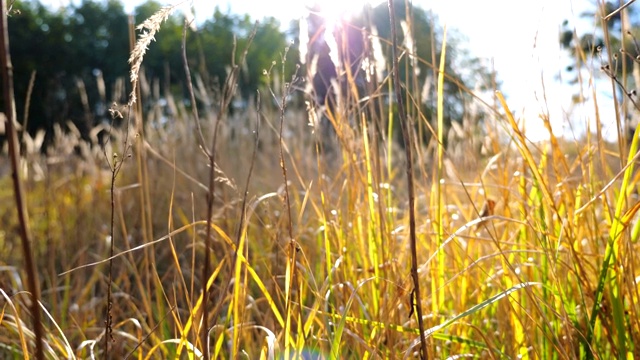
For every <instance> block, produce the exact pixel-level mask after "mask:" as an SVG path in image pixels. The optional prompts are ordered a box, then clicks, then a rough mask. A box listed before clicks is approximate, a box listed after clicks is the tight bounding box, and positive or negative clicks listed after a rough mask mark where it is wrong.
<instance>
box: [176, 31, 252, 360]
mask: <svg viewBox="0 0 640 360" xmlns="http://www.w3.org/2000/svg"><path fill="white" fill-rule="evenodd" d="M257 25H258V24H257V23H256V25H255V26H254V28H253V31H252V32H251V34H250V35H249V38H248V41H247V46H246V48H245V49H244V52H243V53H242V57H241V59H240V62H241V63H243V62H245V61H246V58H247V53H248V52H249V47H250V46H251V43H252V42H253V39H254V38H255V36H256V33H257V29H258V26H257ZM184 41H185V40H184V37H183V42H184ZM234 43H235V42H234ZM183 46H186V45H183ZM232 54H234V56H235V45H234V51H233V52H232ZM183 61H184V65H185V69H188V65H187V63H186V57H183ZM232 65H233V66H232V70H231V72H230V73H229V75H228V76H227V79H226V81H225V84H224V86H223V89H222V97H221V99H220V108H219V111H218V115H217V116H216V119H217V120H216V125H215V127H214V130H213V139H212V141H211V147H210V150H209V151H205V153H206V154H207V158H208V162H209V184H208V187H207V228H206V235H205V251H204V266H203V267H202V279H201V281H202V328H201V334H200V336H201V340H202V344H201V345H202V347H203V351H202V353H203V355H204V358H205V359H209V358H211V356H210V354H209V345H208V344H209V341H208V340H209V317H208V315H207V307H208V298H209V294H208V290H207V279H208V277H209V275H210V273H211V264H210V263H211V246H212V242H211V236H212V234H211V225H212V221H213V219H212V217H213V203H214V200H215V183H216V169H217V165H216V154H217V153H216V144H217V142H218V133H219V130H220V125H221V123H222V121H223V120H224V117H225V115H226V111H227V110H228V108H229V104H230V103H231V100H232V99H233V95H234V94H235V91H236V87H237V80H238V75H239V72H240V66H238V65H237V64H236V63H235V58H233V61H232ZM189 82H191V78H187V83H189ZM189 89H190V92H191V96H192V97H193V87H189ZM191 106H197V104H196V103H195V102H194V103H192V104H191ZM196 121H197V119H196ZM202 145H203V148H204V147H205V146H204V144H202ZM231 276H233V274H231V275H230V278H229V283H230V282H231ZM227 287H228V286H227ZM227 287H225V288H223V291H222V292H221V294H220V300H219V301H218V302H217V304H216V306H215V308H214V309H213V312H212V313H213V316H214V322H215V318H216V317H217V314H218V311H219V310H220V308H221V306H222V303H223V301H222V300H223V298H224V291H225V289H226V288H227Z"/></svg>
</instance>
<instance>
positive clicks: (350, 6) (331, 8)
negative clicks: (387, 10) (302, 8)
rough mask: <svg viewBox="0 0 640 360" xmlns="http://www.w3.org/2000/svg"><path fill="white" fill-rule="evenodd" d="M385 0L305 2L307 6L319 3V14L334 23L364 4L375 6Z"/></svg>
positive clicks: (360, 8) (315, 0)
mask: <svg viewBox="0 0 640 360" xmlns="http://www.w3.org/2000/svg"><path fill="white" fill-rule="evenodd" d="M384 1H385V0H323V1H318V0H307V1H306V2H305V4H306V5H307V6H308V7H312V6H314V4H319V6H320V8H321V12H320V15H321V16H322V17H323V18H324V19H325V20H326V21H327V22H328V23H336V22H338V21H339V20H340V19H344V18H345V17H349V16H350V15H353V14H356V13H358V12H360V11H362V9H363V8H364V6H365V5H367V4H368V5H370V6H371V7H375V6H377V5H379V4H381V3H383V2H384Z"/></svg>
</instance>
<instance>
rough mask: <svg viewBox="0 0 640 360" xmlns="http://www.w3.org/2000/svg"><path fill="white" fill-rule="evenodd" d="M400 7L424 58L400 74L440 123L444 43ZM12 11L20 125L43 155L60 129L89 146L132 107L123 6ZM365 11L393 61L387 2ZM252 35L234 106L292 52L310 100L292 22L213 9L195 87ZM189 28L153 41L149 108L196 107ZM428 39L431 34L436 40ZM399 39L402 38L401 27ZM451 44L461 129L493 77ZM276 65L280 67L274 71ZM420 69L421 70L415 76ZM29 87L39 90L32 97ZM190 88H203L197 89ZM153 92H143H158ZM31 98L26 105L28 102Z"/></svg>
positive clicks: (195, 57)
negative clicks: (124, 107) (98, 130)
mask: <svg viewBox="0 0 640 360" xmlns="http://www.w3.org/2000/svg"><path fill="white" fill-rule="evenodd" d="M162 5H163V4H160V3H159V2H156V1H154V0H150V1H147V2H145V3H143V4H141V5H139V6H138V7H136V8H135V10H134V13H133V15H132V16H133V19H134V21H135V24H140V23H141V22H143V21H144V20H145V19H147V18H148V17H149V16H151V15H152V14H153V13H155V12H156V11H157V10H159V9H160V8H161V6H162ZM399 5H401V6H400V7H399V8H398V14H399V16H400V17H401V18H406V13H407V10H409V11H410V12H411V14H412V21H411V22H410V23H411V24H412V26H413V28H412V29H411V31H412V32H413V36H414V39H415V40H414V43H415V49H416V52H417V55H418V56H417V58H418V59H420V61H417V62H415V61H409V60H407V59H406V58H407V57H408V56H405V61H403V62H401V67H402V68H401V73H402V74H403V75H402V76H403V77H404V79H405V80H406V87H407V89H410V90H411V92H413V93H415V92H414V90H418V93H419V91H420V90H419V89H426V90H427V92H431V94H423V99H415V100H417V101H420V102H421V103H422V106H423V113H424V114H426V115H427V117H428V118H429V119H428V120H429V121H431V120H432V119H431V118H432V117H435V115H434V114H435V111H434V109H435V105H436V104H435V99H436V96H435V89H436V86H435V81H436V78H437V76H434V75H435V73H434V70H433V66H432V63H433V61H434V60H437V59H439V56H440V54H439V53H440V48H441V46H440V45H439V44H433V45H435V46H432V44H431V42H432V39H436V41H440V40H438V39H441V38H442V29H441V27H439V26H438V25H437V20H436V19H435V17H434V16H432V14H430V13H428V12H426V11H424V10H422V9H418V8H414V9H407V8H405V6H404V5H403V4H399ZM12 10H13V11H12V15H11V17H10V20H9V21H10V23H9V32H10V42H11V52H12V54H11V55H12V58H13V64H14V76H15V93H16V109H17V118H18V120H19V122H20V123H21V124H22V125H23V126H25V127H26V129H27V131H28V132H29V133H31V134H32V135H33V134H35V133H36V132H37V131H38V130H40V129H43V130H45V132H46V135H45V146H44V147H43V150H44V149H46V146H47V144H50V143H51V141H52V139H53V137H54V136H53V129H54V125H55V124H62V125H63V128H64V127H65V126H66V125H65V124H69V123H71V124H73V125H74V126H75V127H76V128H77V129H78V130H79V132H80V133H81V135H82V137H83V138H85V139H89V133H90V130H91V129H92V128H94V127H95V126H96V125H98V124H100V123H103V124H108V123H110V118H109V116H108V109H109V107H110V106H111V104H113V103H114V102H115V103H118V104H124V103H126V102H127V100H128V99H127V94H128V92H129V91H130V85H129V82H128V64H127V59H128V57H129V49H130V45H129V44H130V40H129V30H128V29H129V26H128V24H129V15H128V14H127V13H126V11H125V9H124V7H123V5H122V3H121V2H120V1H117V0H108V1H91V0H85V1H83V2H82V3H81V4H79V5H70V6H68V7H64V8H58V9H52V8H50V7H47V6H45V5H42V4H40V3H39V2H37V1H15V2H14V3H13V6H12ZM368 11H369V13H368V14H364V15H361V18H360V19H354V20H353V22H352V24H354V25H355V26H365V25H366V24H367V23H368V22H365V21H364V19H365V16H368V18H369V19H370V21H371V22H372V23H373V24H374V25H375V26H376V28H377V30H378V33H379V35H380V37H381V40H382V41H381V43H382V47H383V52H384V56H386V57H388V58H390V56H391V50H390V46H389V43H388V41H387V40H386V39H389V38H390V29H389V20H388V9H387V8H386V4H381V5H380V6H378V7H376V8H373V9H368ZM254 27H255V31H256V34H255V41H254V43H253V45H252V46H251V47H250V48H249V51H248V54H247V58H246V63H244V64H238V65H239V66H241V75H240V79H239V82H238V91H237V94H236V97H237V100H238V101H234V105H235V106H236V107H240V108H246V107H247V106H251V104H252V99H253V97H255V93H256V90H260V89H264V88H265V86H267V85H269V84H268V81H269V79H271V81H273V80H274V79H280V78H281V75H282V74H279V73H277V71H278V70H281V69H282V66H281V65H280V61H281V60H282V57H283V55H284V53H285V52H286V51H287V50H286V49H287V48H288V47H290V48H289V51H288V53H287V61H286V64H285V72H287V74H285V77H284V79H286V80H289V79H291V78H292V76H293V74H294V73H296V74H297V75H298V79H299V81H298V82H297V83H296V84H295V85H296V88H297V89H300V90H302V91H300V92H298V93H297V95H296V96H298V100H300V99H301V98H304V96H305V95H304V91H303V90H304V89H305V84H304V80H301V79H304V78H305V75H306V74H305V73H304V72H305V71H306V68H305V67H304V66H302V67H298V65H299V52H298V47H297V45H298V43H299V38H298V29H299V24H298V22H297V21H295V20H294V21H291V23H290V24H288V27H287V26H282V25H281V23H280V22H279V20H278V19H275V18H265V19H262V20H260V21H259V22H257V23H256V22H255V21H254V20H253V19H251V18H250V17H249V16H248V15H238V14H232V13H224V12H222V11H220V10H219V9H218V8H216V10H215V12H214V13H213V14H212V15H211V17H210V18H209V20H206V21H204V22H203V23H200V24H197V27H196V29H195V30H193V29H188V30H187V35H186V46H187V58H188V61H189V63H190V66H191V72H192V75H193V76H194V80H196V79H195V78H196V77H198V78H199V79H201V80H202V82H201V84H202V85H203V86H205V87H206V88H207V90H209V92H210V93H214V94H215V93H216V92H217V91H219V90H220V89H221V88H222V85H223V84H222V82H223V81H224V79H225V78H226V75H227V73H228V71H229V69H230V65H231V64H232V59H234V57H235V60H236V61H237V60H239V59H240V56H241V53H242V51H243V50H244V49H245V47H246V45H247V41H248V40H247V39H248V37H249V34H250V33H251V32H252V31H254ZM183 30H184V16H183V15H182V14H180V13H177V15H174V16H172V17H171V18H170V19H169V20H168V21H167V22H166V23H165V24H163V26H162V28H161V30H160V32H159V33H158V34H157V36H156V42H154V43H152V44H151V46H150V48H149V50H148V52H147V55H146V56H145V59H144V64H143V74H142V75H143V76H145V77H146V79H147V80H148V81H149V83H150V84H152V86H154V85H153V84H154V82H156V84H155V85H156V86H157V89H155V91H156V93H155V94H154V96H149V97H147V98H146V99H145V91H144V90H145V89H142V90H143V97H142V99H141V100H142V104H143V106H145V108H149V107H150V106H152V104H150V102H154V101H158V99H162V98H163V96H164V95H167V92H171V95H172V96H173V97H174V98H175V99H181V101H183V103H184V105H185V106H186V107H187V108H188V107H189V106H190V104H189V101H188V100H187V99H188V96H187V93H186V87H185V75H184V66H183V63H182V49H181V46H182V44H181V43H182V34H183ZM432 32H435V34H434V35H435V36H431V33H432ZM398 34H399V36H403V37H404V35H403V31H402V29H399V31H398ZM405 34H406V33H405ZM448 39H449V40H448V41H449V52H448V53H447V60H446V61H447V63H446V71H447V74H448V75H449V76H450V80H451V81H448V82H447V85H446V88H445V92H446V94H447V96H446V97H445V99H446V104H445V106H446V111H447V114H446V119H445V123H447V124H449V123H450V122H451V121H460V122H462V119H463V118H464V116H465V111H466V109H467V107H466V106H465V104H466V103H468V98H470V95H469V94H468V93H466V92H465V91H461V86H466V87H469V88H471V89H474V88H476V89H477V88H478V84H480V87H481V88H484V89H487V88H491V83H492V80H491V78H492V73H491V72H490V71H489V70H488V69H487V68H486V67H485V66H484V65H483V63H482V62H481V61H480V60H479V59H477V58H474V57H473V56H471V55H470V54H468V53H466V52H464V51H462V50H460V49H458V48H457V39H461V37H460V36H456V35H455V34H453V35H452V33H451V31H450V32H449V35H448ZM401 40H402V39H401ZM291 44H293V46H290V45H291ZM234 50H235V53H234ZM274 62H276V63H278V64H279V65H278V66H275V67H274V66H273V64H274ZM387 64H390V61H388V62H387ZM458 65H464V66H458ZM387 66H388V65H387ZM415 67H418V68H419V70H418V71H415V70H414V68H415ZM271 68H273V69H274V71H276V73H275V74H271V76H270V77H267V76H265V75H264V71H265V70H268V69H271ZM387 71H388V69H387ZM471 74H473V75H471ZM494 78H495V77H494ZM31 79H33V84H32V87H33V89H32V92H31V94H30V95H29V84H30V81H31ZM199 79H197V80H199ZM194 84H196V85H197V84H198V83H197V81H194ZM272 85H273V84H272ZM276 85H277V84H276ZM147 90H148V91H147V93H149V92H151V91H154V90H153V89H151V90H149V89H147ZM405 90H406V89H405ZM29 98H30V99H31V101H30V102H29V101H27V99H29ZM208 102H209V103H210V104H211V105H212V106H216V105H217V104H216V102H215V99H209V101H208ZM303 104H304V102H303V101H295V102H294V103H293V104H292V106H303ZM156 105H157V104H156ZM432 115H433V116H432ZM475 115H476V117H477V114H475ZM0 142H2V135H0Z"/></svg>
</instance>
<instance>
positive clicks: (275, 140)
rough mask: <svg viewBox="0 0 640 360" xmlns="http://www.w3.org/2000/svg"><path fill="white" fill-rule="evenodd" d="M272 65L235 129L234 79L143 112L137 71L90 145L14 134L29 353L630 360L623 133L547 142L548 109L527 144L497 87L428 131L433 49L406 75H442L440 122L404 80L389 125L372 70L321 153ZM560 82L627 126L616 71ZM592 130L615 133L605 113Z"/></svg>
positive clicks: (12, 286) (5, 234) (632, 285)
mask: <svg viewBox="0 0 640 360" xmlns="http://www.w3.org/2000/svg"><path fill="white" fill-rule="evenodd" d="M154 21H155V22H156V23H155V25H158V26H161V17H160V20H158V18H156V19H155V20H154ZM147 29H148V30H149V31H152V30H151V29H150V28H147ZM251 36H252V35H251V34H247V41H246V42H245V43H246V44H247V46H254V47H256V46H257V47H259V46H260V44H259V43H256V42H255V41H254V42H253V43H251V41H250V40H251ZM444 40H446V37H445V38H444V39H441V41H442V42H445V41H444ZM441 44H442V43H441ZM149 46H151V47H152V46H153V43H151V44H150V45H149ZM401 46H404V45H401ZM575 50H576V51H577V52H581V51H583V49H581V48H580V47H576V49H575ZM138 51H139V48H138ZM237 51H238V59H241V58H242V54H243V51H245V49H244V48H238V49H237ZM402 51H405V52H404V53H402ZM406 51H409V52H410V49H409V50H408V49H405V48H402V49H401V53H402V56H398V58H399V61H400V62H407V63H408V62H411V61H414V60H413V59H412V57H411V56H408V55H407V52H406ZM133 52H134V55H135V54H136V49H133ZM282 54H283V56H282V57H281V58H278V59H275V65H274V66H273V67H271V68H270V69H265V75H264V76H265V78H266V80H265V83H266V84H267V86H266V87H265V88H264V90H262V91H259V92H258V95H256V97H255V98H254V101H253V102H251V103H250V104H249V106H248V107H247V110H245V111H241V112H234V113H233V114H229V113H228V112H227V111H226V110H227V107H228V106H229V104H230V102H231V101H232V97H233V89H234V87H235V86H236V84H237V81H238V72H237V68H233V69H231V70H230V71H229V73H228V77H227V81H226V82H225V85H224V88H223V89H222V91H213V90H211V89H208V88H207V87H206V86H200V85H199V84H198V83H197V82H196V83H194V90H193V94H192V99H193V101H192V103H198V104H201V106H198V107H190V106H187V103H186V102H184V101H182V100H180V99H176V98H173V97H172V95H171V93H170V92H168V93H166V94H164V95H163V97H162V100H163V101H160V98H159V96H158V94H159V93H160V92H159V91H154V86H159V85H157V84H156V85H154V83H153V82H147V80H145V78H144V77H142V76H138V77H135V80H136V81H137V82H138V85H139V86H138V87H137V89H138V91H139V92H138V95H137V97H138V98H142V99H149V98H153V97H154V96H157V97H158V98H157V99H156V100H157V101H150V102H149V103H151V104H154V105H153V106H151V107H149V108H145V110H144V111H143V108H142V107H141V106H140V103H139V102H130V103H129V104H123V105H121V106H119V107H118V108H117V109H114V112H113V114H114V115H118V114H121V115H122V116H123V119H122V121H121V122H122V126H119V127H108V126H104V125H101V127H98V128H96V129H94V131H92V132H91V134H92V136H91V137H90V139H89V141H87V140H86V139H83V138H82V136H81V135H80V133H79V131H73V129H74V127H73V125H72V124H68V126H67V128H68V129H71V131H63V130H62V128H61V127H60V126H56V127H54V131H53V133H52V135H51V136H53V137H54V138H55V141H53V142H52V144H53V145H51V146H50V147H49V148H48V149H47V150H46V151H41V148H40V145H41V144H42V135H41V136H40V137H38V136H33V135H29V134H28V133H26V132H25V133H23V134H22V138H21V144H22V153H21V154H22V156H21V158H20V165H21V167H20V174H21V178H22V181H23V182H24V187H25V189H26V194H27V197H26V207H27V209H28V212H29V221H28V226H29V228H30V233H31V238H32V249H33V256H34V259H35V260H36V268H37V273H38V276H39V279H40V282H39V286H40V293H41V294H40V296H41V297H40V299H39V301H40V304H41V310H42V317H41V319H42V326H43V328H44V336H43V338H42V341H43V343H44V358H47V359H75V358H112V359H123V358H139V359H146V358H149V359H172V358H200V357H202V356H204V355H207V356H208V357H210V358H215V359H218V358H249V359H258V358H265V359H275V358H287V359H288V358H304V359H315V358H328V359H338V358H345V359H351V358H362V359H377V358H390V359H399V358H415V357H419V356H420V355H422V357H423V358H430V359H435V358H438V359H447V358H448V359H454V358H461V357H469V358H482V359H515V358H521V359H613V358H619V359H633V358H638V357H640V349H638V345H636V344H640V322H639V320H638V319H639V318H640V317H639V315H640V307H639V305H638V297H639V296H640V293H639V291H638V285H637V282H638V276H640V272H639V270H638V266H640V263H639V262H638V260H637V258H638V257H637V255H636V254H637V251H638V245H637V239H638V232H639V231H640V226H639V225H638V222H637V220H636V212H637V210H638V208H640V202H639V201H638V199H637V186H638V182H639V179H638V177H639V176H640V175H638V173H637V172H636V171H635V168H634V167H635V164H636V160H637V156H636V154H637V147H638V144H637V142H638V141H637V139H638V136H637V134H634V136H633V138H632V141H630V144H627V139H626V138H624V137H622V138H620V141H619V143H616V144H608V143H606V142H605V141H604V140H603V139H602V137H601V135H600V132H599V131H595V132H594V133H587V134H583V136H581V137H579V138H568V137H564V138H560V137H556V136H555V135H554V132H553V129H552V127H551V121H550V119H549V118H548V114H544V113H543V114H540V121H541V123H542V124H543V125H544V126H545V127H546V129H547V130H548V133H549V140H548V141H544V142H537V143H532V142H530V141H528V140H527V138H526V133H525V132H524V131H523V129H522V125H521V124H522V120H523V119H517V118H514V117H513V113H512V112H511V111H510V110H509V108H508V100H505V99H504V98H503V97H502V95H501V94H500V93H499V92H496V95H495V98H494V101H490V104H488V103H486V102H484V101H482V100H481V99H480V98H478V97H476V96H475V95H476V94H474V93H473V91H472V90H469V89H466V88H461V89H460V91H463V92H465V94H466V96H468V99H470V100H468V104H467V106H468V107H469V108H473V109H477V110H476V111H465V112H464V113H463V115H464V117H463V118H462V119H459V122H458V123H454V124H452V125H451V126H450V127H449V126H447V127H445V126H444V124H443V118H442V114H443V111H444V110H443V106H444V105H443V103H444V101H443V99H442V98H443V96H444V90H443V89H444V87H445V86H446V84H447V82H448V81H452V79H451V78H447V77H446V73H445V71H443V67H440V68H439V66H438V64H443V63H444V59H445V58H446V56H447V53H446V52H445V51H440V49H439V50H438V55H439V56H438V57H437V58H436V57H435V56H434V57H433V58H430V59H420V60H419V61H421V62H424V63H425V64H429V66H431V70H430V71H434V74H436V77H437V79H438V82H437V83H438V87H437V89H434V93H435V94H436V96H437V101H436V102H437V103H438V104H439V105H438V106H437V107H436V109H435V110H436V111H435V113H433V114H428V115H426V114H425V113H424V112H423V108H422V107H421V106H419V104H420V99H421V98H422V88H421V87H419V86H416V85H415V84H414V83H413V82H412V81H411V79H408V76H405V77H404V78H402V79H398V80H399V81H402V82H403V84H404V90H405V91H404V92H402V93H401V94H402V96H403V101H404V102H403V104H404V106H405V109H406V114H407V119H402V118H401V116H400V115H401V114H400V113H399V112H398V111H397V109H396V108H394V106H396V107H397V104H398V102H395V100H392V99H393V98H392V95H390V93H392V91H391V90H390V89H392V88H393V87H394V86H393V79H392V76H391V75H392V71H391V66H393V64H392V63H389V64H387V66H389V69H387V70H388V71H387V72H385V76H384V77H383V78H382V80H381V82H380V86H377V87H375V88H374V89H373V91H372V92H371V93H369V98H368V99H369V100H368V101H364V102H363V101H360V99H358V98H357V97H355V96H353V94H350V95H349V94H342V95H343V96H344V99H342V101H343V103H342V106H341V107H339V108H338V109H337V111H336V112H335V113H331V114H329V115H328V117H329V119H330V121H331V123H332V125H333V127H334V129H335V131H334V133H333V134H330V135H327V132H325V131H323V129H320V128H319V127H318V124H316V123H314V119H315V118H317V116H316V114H315V109H314V108H313V105H312V104H311V105H310V110H309V111H304V109H300V108H295V107H291V108H289V104H290V103H289V102H288V100H289V99H290V97H291V95H292V94H293V92H294V91H297V90H296V87H295V86H294V84H296V81H297V80H296V78H295V76H296V75H295V73H294V74H291V73H289V72H287V70H286V69H290V68H291V67H288V66H289V65H287V64H286V62H287V59H286V56H285V54H286V50H285V49H282ZM138 55H139V54H138ZM583 55H584V54H583ZM608 56H609V57H612V55H608ZM133 58H134V63H135V62H136V61H142V63H143V64H144V58H143V57H135V56H134V57H133ZM578 58H580V57H578ZM603 58H604V59H605V60H603V61H605V62H606V63H609V62H610V63H613V61H612V60H606V59H607V55H606V54H605V55H603ZM432 60H435V61H436V62H435V63H433V62H432ZM578 65H580V66H582V65H584V66H585V69H587V70H588V69H589V68H588V67H587V66H586V65H585V64H582V65H581V64H578ZM635 66H637V63H636V64H635ZM438 69H440V71H439V70H438ZM498 70H499V69H498ZM605 70H606V68H605ZM191 71H193V70H191ZM135 75H138V74H137V73H134V76H135ZM579 76H584V77H585V78H584V79H582V80H583V81H595V79H597V78H600V79H602V78H605V79H607V78H610V79H612V81H611V82H610V83H611V88H610V91H611V93H616V94H622V95H621V96H617V97H613V100H612V99H602V98H598V99H597V100H598V103H602V102H606V101H613V102H614V105H615V106H616V107H618V108H623V107H625V106H628V105H631V110H629V111H638V110H639V109H637V108H635V107H633V105H635V103H634V100H635V94H632V92H631V91H629V89H628V88H626V86H628V85H626V82H622V81H616V80H617V79H621V78H622V77H621V76H619V75H615V74H614V73H612V72H607V71H604V72H601V71H600V69H594V70H591V71H586V72H582V73H580V74H579ZM193 77H194V78H195V75H194V76H193ZM346 81H347V82H348V81H349V79H347V80H346ZM487 86H488V87H489V88H490V87H491V86H490V84H489V85H487ZM352 88H355V85H354V86H353V87H352ZM493 90H495V89H493ZM621 90H622V91H621ZM205 99H206V101H205ZM382 99H389V100H388V101H386V102H385V101H382ZM363 104H364V105H363ZM389 104H392V105H393V106H389ZM368 107H376V108H368ZM167 109H169V110H167ZM379 109H381V111H378V110H379ZM592 116H593V117H594V118H599V117H600V116H615V117H616V119H617V123H618V126H619V127H620V128H622V127H623V123H624V120H623V115H621V114H620V113H618V112H616V113H615V114H600V109H599V108H598V106H597V105H596V106H594V108H593V113H592ZM399 121H407V125H408V126H407V127H406V129H407V136H406V137H405V140H403V137H402V136H401V135H398V134H397V132H399V131H400V127H399V126H398V122H399ZM445 128H446V132H445ZM421 132H430V133H431V136H429V137H428V138H429V139H430V140H429V141H425V140H424V139H425V137H423V136H421V135H420V134H421ZM322 136H332V137H333V138H332V141H331V144H332V146H331V147H330V148H329V147H326V146H327V144H328V142H326V141H322V139H320V137H322ZM406 139H408V141H407V140H406ZM445 144H446V146H445ZM407 147H409V148H410V149H411V151H412V154H413V159H412V163H411V165H412V169H413V170H412V171H411V172H410V173H408V172H407V171H406V169H407V166H408V164H407V160H406V159H407V158H406V155H405V154H407V152H406V148H407ZM0 161H1V162H2V163H0V168H2V167H4V166H5V165H6V164H5V162H7V161H8V160H7V159H6V157H2V158H0ZM3 172H5V171H3ZM5 173H6V172H5ZM408 177H412V178H413V186H414V191H413V192H411V191H409V189H408V185H407V183H408V182H407V180H408ZM11 182H12V179H11V177H9V176H7V175H3V176H2V177H0V224H1V226H0V357H2V358H15V359H21V358H29V357H30V356H31V357H33V356H34V355H33V354H34V351H35V350H34V349H35V342H36V338H35V335H34V325H33V323H32V319H33V316H32V314H31V312H32V310H31V309H32V308H31V306H30V304H31V302H32V297H31V296H30V294H29V292H28V289H27V287H26V285H25V284H26V283H27V281H26V274H27V270H26V269H25V265H24V262H23V261H22V260H21V259H22V256H21V255H20V254H21V252H20V251H21V250H20V237H19V232H18V228H19V221H18V218H17V215H16V211H15V205H14V193H13V190H12V189H13V188H12V186H11ZM412 194H413V198H411V196H412ZM412 203H414V212H413V215H412V214H411V211H410V208H409V204H412ZM483 208H484V209H483ZM412 223H414V224H415V227H414V230H415V240H416V242H415V246H416V255H417V262H418V267H417V269H416V270H417V273H418V279H419V283H420V288H421V297H420V298H419V299H418V300H419V303H420V306H421V312H422V315H423V319H422V320H423V322H424V328H425V330H426V331H425V334H424V335H425V339H426V349H427V352H426V353H422V354H421V353H420V347H421V343H420V331H419V330H418V321H417V318H416V311H414V309H415V308H416V305H417V304H415V303H413V301H412V294H413V290H414V283H413V281H412V277H411V263H412V258H411V256H412V253H411V244H410V240H411V236H410V233H411V232H412V231H411V227H412Z"/></svg>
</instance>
